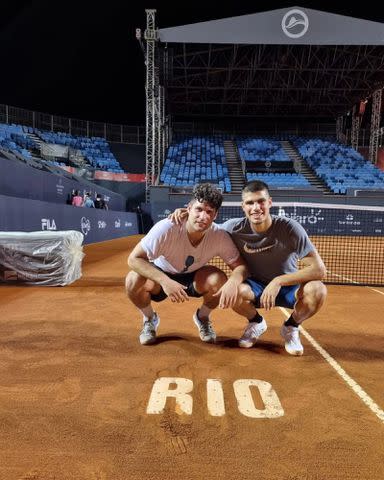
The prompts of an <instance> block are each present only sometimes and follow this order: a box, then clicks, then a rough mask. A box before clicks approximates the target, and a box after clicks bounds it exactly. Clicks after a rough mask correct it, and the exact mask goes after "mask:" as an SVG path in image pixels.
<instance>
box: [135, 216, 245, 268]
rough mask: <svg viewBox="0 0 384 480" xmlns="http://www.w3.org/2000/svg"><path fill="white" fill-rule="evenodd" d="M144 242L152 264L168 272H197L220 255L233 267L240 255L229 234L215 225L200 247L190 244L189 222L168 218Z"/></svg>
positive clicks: (153, 228) (208, 231)
mask: <svg viewBox="0 0 384 480" xmlns="http://www.w3.org/2000/svg"><path fill="white" fill-rule="evenodd" d="M140 243H141V246H142V248H143V250H144V251H145V253H146V254H147V256H148V259H149V261H151V262H153V263H154V264H155V265H156V266H157V267H159V268H161V269H162V270H164V272H168V273H186V272H194V271H195V270H198V269H199V268H201V267H203V266H204V265H206V264H207V263H208V262H209V260H211V259H212V258H213V257H216V256H219V257H221V258H222V259H223V260H224V262H225V263H226V264H231V263H233V262H235V261H236V260H237V259H238V258H239V256H240V254H239V251H238V250H237V248H236V246H235V244H234V243H233V241H232V239H231V237H230V236H229V234H228V233H227V232H225V231H224V230H222V229H220V228H219V226H218V225H216V224H215V223H213V224H212V225H211V227H210V228H209V229H208V230H207V231H206V232H205V235H204V237H203V239H202V240H201V242H200V243H199V244H198V245H197V246H196V247H194V246H193V245H192V244H191V242H190V241H189V238H188V235H187V230H186V222H183V223H182V224H181V225H175V224H174V223H172V222H171V220H168V219H167V218H165V219H164V220H160V221H159V222H157V223H156V224H155V225H154V226H153V227H152V228H151V230H150V231H149V232H148V233H147V235H146V236H145V237H144V238H143V239H142V240H141V242H140Z"/></svg>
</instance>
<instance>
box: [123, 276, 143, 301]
mask: <svg viewBox="0 0 384 480" xmlns="http://www.w3.org/2000/svg"><path fill="white" fill-rule="evenodd" d="M145 282H146V279H145V278H144V277H142V276H141V275H139V274H138V273H136V272H129V273H128V275H127V276H126V277H125V291H126V293H127V295H128V297H130V296H132V294H134V293H136V292H137V291H138V290H139V289H141V288H142V287H143V286H144V284H145Z"/></svg>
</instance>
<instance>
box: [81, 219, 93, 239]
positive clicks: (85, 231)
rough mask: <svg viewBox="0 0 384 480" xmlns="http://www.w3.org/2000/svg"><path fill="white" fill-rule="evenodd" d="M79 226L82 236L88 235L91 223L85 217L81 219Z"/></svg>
mask: <svg viewBox="0 0 384 480" xmlns="http://www.w3.org/2000/svg"><path fill="white" fill-rule="evenodd" d="M80 225H81V231H82V232H83V234H84V235H88V232H89V231H90V230H91V221H90V220H89V219H88V218H87V217H81V220H80Z"/></svg>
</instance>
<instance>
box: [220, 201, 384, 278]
mask: <svg viewBox="0 0 384 480" xmlns="http://www.w3.org/2000/svg"><path fill="white" fill-rule="evenodd" d="M271 213H272V214H275V215H279V216H286V217H289V218H293V219H294V220H297V221H298V222H299V223H300V224H301V225H302V226H303V227H304V228H305V230H306V231H307V233H308V235H309V237H310V239H311V240H312V243H313V244H314V245H315V246H316V248H317V250H318V252H319V254H320V256H321V257H322V259H323V261H324V263H325V265H326V267H327V276H326V278H325V282H326V283H329V284H356V285H372V286H383V285H384V207H372V206H366V205H336V204H322V203H296V202H295V203H294V202H274V203H273V205H272V208H271ZM243 216H244V215H243V211H242V209H241V207H240V203H237V202H223V205H222V207H221V209H220V211H219V215H218V218H217V220H216V221H217V223H221V222H224V221H226V220H228V219H230V218H241V217H243ZM211 263H212V264H214V265H217V266H219V268H221V269H223V270H224V271H227V273H229V271H228V270H229V269H228V267H226V266H225V265H224V263H223V261H222V260H221V259H220V258H218V257H216V258H215V259H213V261H212V262H211ZM299 267H300V262H299Z"/></svg>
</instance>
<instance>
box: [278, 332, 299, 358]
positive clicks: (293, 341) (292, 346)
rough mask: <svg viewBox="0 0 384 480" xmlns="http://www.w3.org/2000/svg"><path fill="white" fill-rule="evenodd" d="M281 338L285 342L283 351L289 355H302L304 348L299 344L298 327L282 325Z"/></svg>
mask: <svg viewBox="0 0 384 480" xmlns="http://www.w3.org/2000/svg"><path fill="white" fill-rule="evenodd" d="M280 334H281V336H282V337H283V338H284V340H285V350H286V351H287V352H288V353H289V354H290V355H296V356H300V355H303V352H304V348H303V345H302V344H301V342H300V330H299V328H298V327H292V326H288V327H287V326H286V325H284V324H283V325H282V327H281V330H280Z"/></svg>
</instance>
